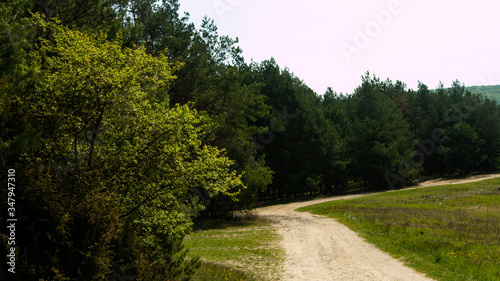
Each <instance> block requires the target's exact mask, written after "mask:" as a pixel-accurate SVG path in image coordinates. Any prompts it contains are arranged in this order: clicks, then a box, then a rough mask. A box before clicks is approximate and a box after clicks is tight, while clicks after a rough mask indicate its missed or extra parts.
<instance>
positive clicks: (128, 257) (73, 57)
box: [2, 16, 244, 280]
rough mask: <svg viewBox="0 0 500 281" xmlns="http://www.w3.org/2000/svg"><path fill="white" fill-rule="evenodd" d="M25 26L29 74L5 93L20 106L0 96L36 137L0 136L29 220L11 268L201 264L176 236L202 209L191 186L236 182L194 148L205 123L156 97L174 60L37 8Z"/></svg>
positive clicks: (41, 274)
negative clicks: (18, 174)
mask: <svg viewBox="0 0 500 281" xmlns="http://www.w3.org/2000/svg"><path fill="white" fill-rule="evenodd" d="M32 24H33V26H34V27H36V28H38V29H39V31H40V33H41V34H42V36H41V37H40V44H39V46H40V47H39V49H36V50H34V51H32V52H31V53H30V55H29V60H28V61H27V62H26V65H25V68H26V69H30V73H31V74H33V75H32V76H31V77H32V78H31V79H30V80H29V81H27V83H26V85H27V86H26V87H24V88H23V89H22V90H20V91H19V92H16V93H15V94H16V95H17V96H15V97H12V99H11V100H12V101H13V102H16V103H17V105H18V106H19V107H20V108H14V107H12V106H9V102H8V101H5V100H4V102H6V104H7V107H6V108H9V109H11V110H20V111H23V112H24V113H25V114H26V116H27V118H26V119H25V120H24V121H25V122H30V123H29V124H25V127H26V128H29V130H28V129H27V130H26V131H25V132H23V133H25V134H31V136H32V137H34V139H35V140H36V142H35V143H36V144H31V145H29V146H28V145H24V146H21V145H20V144H19V143H17V142H16V141H15V139H16V137H19V136H14V137H13V139H3V140H2V142H3V143H2V148H3V149H5V150H7V151H8V150H10V149H11V148H12V147H13V146H16V145H17V146H18V148H16V150H17V151H19V154H18V155H17V158H18V159H19V160H18V162H17V163H18V165H17V166H16V167H17V168H19V171H22V172H23V173H24V174H26V175H27V177H26V182H23V184H25V186H26V189H25V191H24V192H22V193H21V194H19V195H18V196H19V197H18V198H19V200H20V201H21V202H23V203H21V204H23V210H26V211H25V212H26V213H25V215H26V216H31V219H30V220H31V221H33V223H32V226H34V227H30V225H27V224H26V225H23V226H21V228H22V229H20V230H19V233H25V234H24V235H25V236H22V235H23V234H21V235H20V237H19V239H20V240H22V241H23V243H21V245H23V246H22V250H21V251H22V252H23V253H24V255H25V257H24V263H25V264H24V265H23V266H22V268H25V271H23V272H22V273H20V276H25V277H26V278H25V279H27V280H31V279H34V278H49V279H52V278H60V279H64V278H71V279H75V280H97V279H103V278H109V276H110V274H111V271H112V270H119V269H121V268H125V269H127V270H129V271H131V272H133V273H134V274H136V275H138V276H139V278H143V279H146V280H164V279H165V278H166V279H169V278H174V277H176V278H188V277H189V275H190V274H192V270H193V268H195V267H196V265H197V264H198V262H197V260H196V259H194V260H188V259H186V251H185V250H183V247H182V245H181V242H182V239H183V237H184V236H185V235H186V234H187V233H189V232H190V229H191V217H192V216H194V215H196V214H197V213H198V212H199V211H200V210H202V209H203V204H202V203H203V202H202V201H201V199H200V198H198V197H197V196H196V195H195V191H196V190H203V191H204V193H205V194H207V195H208V196H209V197H210V196H216V195H218V194H225V195H227V196H229V197H234V196H236V195H237V190H238V189H241V188H243V187H244V186H243V184H242V182H241V176H238V175H236V172H235V171H230V166H231V165H232V164H233V162H232V161H231V160H229V159H228V158H227V157H226V156H225V155H224V152H223V151H221V150H219V149H217V148H215V147H212V146H208V145H204V144H203V142H202V139H203V135H204V134H205V132H206V131H208V130H209V128H210V127H211V126H212V124H211V123H210V120H209V119H207V118H206V117H204V116H203V115H202V114H199V113H198V112H197V111H196V110H193V109H191V108H190V107H189V106H188V105H184V106H177V107H173V108H171V107H170V106H169V104H168V99H167V100H162V99H160V98H158V96H157V95H158V93H161V92H163V90H162V89H164V88H165V87H168V85H169V83H170V82H171V81H173V79H175V77H174V76H173V71H174V70H175V69H177V68H178V67H180V66H181V65H179V64H173V63H171V62H170V61H169V60H168V59H167V57H166V56H164V55H163V54H159V55H158V56H156V57H153V56H151V55H148V54H146V53H145V52H144V50H143V49H142V48H137V49H128V48H125V49H122V47H121V42H120V41H119V40H117V41H108V40H107V39H106V38H107V35H106V34H105V33H101V34H100V35H98V36H94V35H89V34H86V33H82V32H78V31H73V30H70V29H68V28H66V27H64V26H62V25H60V24H57V23H53V22H45V21H44V20H42V19H41V17H40V16H35V17H34V19H33V21H32ZM163 98H164V97H163ZM8 129H12V128H8ZM10 164H11V165H13V163H10ZM40 203H41V204H40ZM38 227H39V228H38ZM118 245H120V248H119V249H118V250H117V249H116V248H114V247H116V246H118Z"/></svg>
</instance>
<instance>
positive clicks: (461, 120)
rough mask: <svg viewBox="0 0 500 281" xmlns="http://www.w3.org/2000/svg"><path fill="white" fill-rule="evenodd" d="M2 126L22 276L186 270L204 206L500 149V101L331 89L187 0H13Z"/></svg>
mask: <svg viewBox="0 0 500 281" xmlns="http://www.w3.org/2000/svg"><path fill="white" fill-rule="evenodd" d="M470 89H471V90H472V88H470ZM481 89H482V88H480V89H479V90H481ZM474 91H477V89H475V88H474ZM486 94H491V92H489V89H487V92H486ZM0 126H1V130H0V167H1V168H2V171H4V172H5V171H7V169H15V170H16V174H17V181H18V182H17V186H18V187H17V189H16V208H18V209H19V210H20V211H19V221H22V222H23V223H19V226H18V227H19V228H18V229H17V233H18V236H17V239H18V240H17V241H18V242H19V243H18V244H17V245H16V246H17V255H18V260H17V261H18V268H17V270H18V272H17V273H16V278H19V280H35V279H40V280H42V279H43V280H103V279H106V280H107V279H110V278H111V277H112V276H113V272H126V273H127V274H129V275H133V276H135V277H136V279H137V280H172V279H173V280H188V279H189V278H190V277H191V276H192V274H193V272H194V270H195V269H196V268H197V267H198V266H199V264H200V263H199V260H198V259H196V258H194V259H188V258H187V249H185V248H184V246H183V245H182V241H183V238H184V237H185V236H186V235H187V234H189V233H190V231H191V226H192V219H193V218H194V217H221V216H230V215H233V214H234V213H235V212H240V211H246V210H251V209H252V208H253V207H254V206H255V204H256V203H258V202H259V201H268V200H279V199H285V198H294V197H298V196H303V195H306V194H315V193H322V194H331V193H342V192H345V191H346V190H347V189H348V188H360V189H365V190H374V189H387V188H397V187H400V186H404V185H405V184H409V183H411V182H412V181H413V180H414V179H417V178H419V177H421V176H438V175H444V174H457V173H458V174H468V173H471V172H489V171H495V170H497V169H498V168H499V165H500V162H499V160H500V158H499V156H500V108H499V105H498V104H497V103H496V102H495V101H494V100H492V99H489V98H487V97H485V96H483V95H481V94H479V93H472V92H471V91H469V88H465V87H464V85H462V84H460V82H458V81H456V82H454V83H453V85H451V87H449V88H445V87H444V85H441V86H440V87H439V88H438V89H435V90H430V89H429V88H428V87H427V86H426V85H424V84H422V83H420V84H419V87H418V89H416V90H413V89H408V88H407V87H406V85H405V84H404V83H402V82H400V81H396V82H392V81H390V80H386V81H381V80H380V79H378V78H377V77H376V76H371V75H370V74H369V73H366V74H365V75H363V76H362V77H361V84H360V86H359V87H358V88H357V89H356V90H355V91H354V92H353V93H350V94H345V95H343V94H340V95H339V94H337V93H335V92H334V90H333V89H331V88H329V89H327V90H326V92H325V93H324V94H322V95H319V94H318V93H315V92H314V91H313V90H311V89H310V88H309V87H308V86H307V85H306V84H305V83H304V82H303V81H302V80H300V78H298V77H296V76H295V75H294V74H293V73H292V72H291V71H290V70H289V69H288V68H281V67H280V66H279V65H278V63H277V62H276V61H275V60H274V59H270V60H266V61H263V62H260V63H256V62H252V63H250V64H247V63H246V62H245V60H244V58H243V55H242V50H241V49H240V48H239V47H238V40H237V39H233V38H230V37H228V36H223V35H219V34H218V30H217V26H216V25H215V22H214V21H213V20H211V19H208V18H205V19H204V20H203V23H202V25H201V27H199V28H197V27H196V26H195V25H194V24H192V23H189V17H188V15H183V16H180V15H179V3H178V1H177V0H166V1H161V2H158V1H152V0H132V1H129V0H91V1H87V0H86V1H81V0H71V1H56V0H45V1H35V0H31V1H24V0H12V1H8V2H5V1H4V2H1V3H0ZM6 192H7V191H6V189H2V191H1V194H2V196H4V195H5V197H3V198H6ZM5 216H6V214H5V212H2V215H1V218H2V219H4V220H5V219H6V217H5ZM2 239H5V237H4V236H3V235H2ZM4 245H5V247H7V243H4ZM5 257H6V255H3V256H2V258H0V261H2V262H3V263H4V264H5V263H6V260H5ZM9 274H10V273H8V272H6V271H5V267H2V268H1V269H0V279H2V280H4V279H5V280H10V279H11V277H12V276H11V275H9Z"/></svg>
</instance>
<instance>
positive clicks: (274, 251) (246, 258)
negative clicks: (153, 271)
mask: <svg viewBox="0 0 500 281" xmlns="http://www.w3.org/2000/svg"><path fill="white" fill-rule="evenodd" d="M185 245H186V246H187V247H188V248H189V251H190V255H191V256H199V257H201V258H202V260H203V265H202V267H201V268H200V269H199V270H198V272H197V275H196V276H195V277H194V278H193V280H194V281H201V280H275V279H276V278H277V277H276V276H277V268H278V265H279V263H280V262H281V259H282V254H283V251H282V249H281V248H280V244H279V237H278V235H277V234H276V232H275V230H274V229H272V227H271V225H270V223H269V222H268V221H266V220H263V219H256V218H254V219H245V220H234V221H225V220H207V221H200V222H197V223H196V224H195V231H194V232H193V234H191V235H189V236H188V237H187V238H186V240H185Z"/></svg>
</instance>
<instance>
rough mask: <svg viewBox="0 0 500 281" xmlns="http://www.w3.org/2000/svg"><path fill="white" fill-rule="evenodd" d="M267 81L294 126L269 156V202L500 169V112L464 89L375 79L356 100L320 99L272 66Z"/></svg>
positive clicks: (269, 147)
mask: <svg viewBox="0 0 500 281" xmlns="http://www.w3.org/2000/svg"><path fill="white" fill-rule="evenodd" d="M259 72H260V77H261V79H262V80H263V81H265V82H264V83H265V85H266V87H264V89H263V93H265V94H266V95H267V96H268V97H269V103H270V104H271V105H272V106H273V107H274V108H286V109H287V116H288V118H287V119H286V122H287V125H286V126H285V127H286V129H284V130H283V131H282V132H280V133H278V134H276V133H275V134H273V136H274V137H273V139H272V141H269V143H268V144H265V145H263V146H262V148H263V150H262V153H264V154H265V155H266V159H267V163H268V164H269V166H270V167H271V169H272V170H273V171H275V172H276V174H275V176H274V179H273V183H272V184H271V186H270V188H269V189H267V191H266V194H263V199H264V198H271V199H278V198H288V197H296V196H301V195H304V194H308V193H342V192H344V191H345V190H346V189H347V188H348V187H349V186H352V185H359V186H361V187H363V188H364V189H387V188H398V187H401V186H403V185H406V184H410V183H411V182H412V181H413V180H415V179H417V178H419V177H422V176H426V177H430V176H442V175H446V174H457V173H458V174H462V175H463V174H469V173H472V172H474V171H476V172H491V171H496V170H497V169H498V165H499V158H498V157H499V155H500V154H499V153H500V146H499V145H500V143H499V140H500V139H499V137H500V108H499V106H498V104H497V103H496V102H495V101H493V100H490V99H487V98H485V97H484V96H482V95H480V94H472V93H471V92H469V91H468V90H466V89H465V87H464V86H463V85H462V84H460V82H458V81H455V82H454V83H453V85H452V86H451V87H450V88H445V87H444V86H443V85H440V87H439V88H438V89H436V90H430V89H429V88H428V87H427V86H426V85H424V84H422V83H420V84H419V86H418V89H417V90H412V89H407V87H406V85H405V84H404V83H402V82H400V81H397V82H395V83H394V82H392V81H390V80H387V81H380V79H378V78H376V77H375V76H370V75H369V74H368V73H367V74H366V75H365V76H364V77H362V84H361V85H360V86H359V87H358V88H357V89H356V90H355V91H354V93H352V94H350V95H342V94H340V95H339V94H336V93H335V92H333V90H331V89H328V91H327V92H326V93H325V94H324V95H321V96H320V95H317V94H315V93H314V92H313V91H312V90H310V89H309V88H308V87H307V86H306V85H304V84H303V83H302V82H301V81H299V80H298V79H297V78H295V77H294V76H293V75H292V74H290V73H289V72H288V71H287V70H280V69H279V67H278V66H277V65H276V64H275V62H273V61H272V60H271V61H268V62H263V63H262V64H261V65H258V66H256V73H259ZM278 97H281V100H280V99H279V98H278ZM264 138H266V136H264Z"/></svg>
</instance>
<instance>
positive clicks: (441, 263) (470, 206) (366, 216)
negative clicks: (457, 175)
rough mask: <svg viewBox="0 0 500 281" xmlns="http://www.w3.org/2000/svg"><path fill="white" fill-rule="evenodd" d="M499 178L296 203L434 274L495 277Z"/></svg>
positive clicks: (498, 273)
mask: <svg viewBox="0 0 500 281" xmlns="http://www.w3.org/2000/svg"><path fill="white" fill-rule="evenodd" d="M499 186H500V179H491V180H485V181H482V182H475V183H467V184H460V185H443V186H436V187H426V188H420V189H413V190H400V191H393V192H386V193H379V194H374V195H368V196H365V197H361V198H357V199H352V200H342V201H331V202H327V203H322V204H317V205H313V206H307V207H304V208H300V209H299V211H302V212H312V213H314V214H318V215H326V216H329V217H332V218H335V219H337V220H338V221H339V222H341V223H344V224H345V225H347V226H348V227H349V228H351V229H352V230H354V231H356V232H358V233H359V234H360V235H361V236H362V237H363V238H365V239H366V240H367V241H369V242H371V243H373V244H375V245H376V246H377V247H379V248H380V249H382V250H384V251H386V252H389V253H390V254H392V255H393V256H394V257H396V258H400V259H401V260H403V261H404V262H405V264H407V265H408V266H411V267H413V268H415V269H416V270H418V271H421V272H424V273H426V274H428V276H430V277H432V278H435V279H437V280H450V281H451V280H453V281H456V280H500V190H499Z"/></svg>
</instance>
